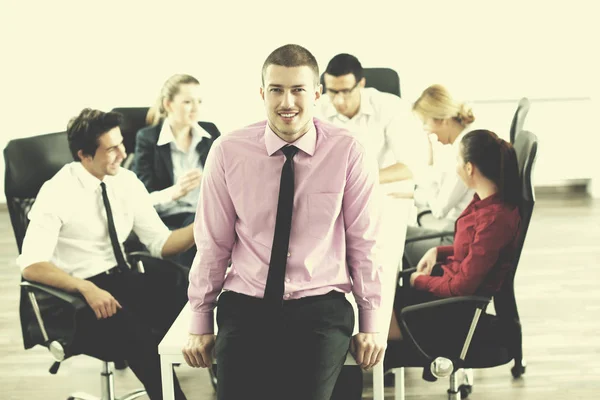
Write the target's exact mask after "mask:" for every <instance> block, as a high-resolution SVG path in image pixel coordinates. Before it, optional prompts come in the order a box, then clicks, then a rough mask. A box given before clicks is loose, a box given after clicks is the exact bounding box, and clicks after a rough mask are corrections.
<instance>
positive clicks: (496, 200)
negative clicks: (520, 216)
mask: <svg viewBox="0 0 600 400" xmlns="http://www.w3.org/2000/svg"><path fill="white" fill-rule="evenodd" d="M492 204H502V198H501V197H500V193H498V192H496V193H494V194H493V195H491V196H488V197H486V198H485V199H483V200H481V198H479V195H478V194H477V193H475V195H474V196H473V207H474V208H475V209H476V210H479V209H481V208H485V207H488V206H491V205H492Z"/></svg>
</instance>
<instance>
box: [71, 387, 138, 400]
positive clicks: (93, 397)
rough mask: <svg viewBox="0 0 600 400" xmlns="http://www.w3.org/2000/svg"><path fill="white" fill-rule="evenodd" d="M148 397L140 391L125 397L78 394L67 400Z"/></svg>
mask: <svg viewBox="0 0 600 400" xmlns="http://www.w3.org/2000/svg"><path fill="white" fill-rule="evenodd" d="M145 395H146V391H145V390H144V389H138V390H135V391H133V392H131V393H128V394H126V395H125V396H123V397H114V396H113V397H97V396H93V395H91V394H87V393H83V392H77V393H73V394H72V395H70V396H69V397H68V398H67V400H134V399H137V398H138V397H142V396H145Z"/></svg>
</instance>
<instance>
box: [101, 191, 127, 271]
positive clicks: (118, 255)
mask: <svg viewBox="0 0 600 400" xmlns="http://www.w3.org/2000/svg"><path fill="white" fill-rule="evenodd" d="M100 186H101V187H102V201H104V208H105V209H106V218H107V219H108V235H109V236H110V244H111V245H112V248H113V252H114V253H115V259H116V260H117V266H118V267H119V269H120V270H121V271H122V272H129V271H130V270H129V267H128V266H127V262H126V261H125V257H123V252H122V251H121V245H120V244H119V239H118V238H117V230H116V229H115V220H114V218H113V214H112V209H111V208H110V202H109V201H108V194H107V193H106V184H105V183H104V182H100Z"/></svg>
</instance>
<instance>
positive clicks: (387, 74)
mask: <svg viewBox="0 0 600 400" xmlns="http://www.w3.org/2000/svg"><path fill="white" fill-rule="evenodd" d="M323 75H325V74H324V73H323V74H321V85H323V93H325V90H326V88H325V80H324V78H323ZM363 76H364V77H365V81H366V82H365V87H372V88H375V89H377V90H379V91H380V92H386V93H391V94H395V95H396V96H398V97H401V96H400V77H399V76H398V73H397V72H396V71H394V70H393V69H391V68H363Z"/></svg>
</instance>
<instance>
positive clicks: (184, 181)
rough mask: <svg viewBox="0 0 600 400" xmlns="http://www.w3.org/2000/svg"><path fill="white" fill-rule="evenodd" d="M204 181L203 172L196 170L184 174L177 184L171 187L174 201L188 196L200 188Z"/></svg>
mask: <svg viewBox="0 0 600 400" xmlns="http://www.w3.org/2000/svg"><path fill="white" fill-rule="evenodd" d="M201 181H202V171H200V170H199V169H198V168H194V169H191V170H189V171H188V172H186V173H185V174H183V175H182V176H180V177H179V179H177V182H176V183H175V184H174V185H173V186H171V188H172V199H173V200H178V199H180V198H182V197H183V196H185V195H186V194H188V193H189V192H190V191H192V190H194V189H196V188H197V187H198V186H200V182H201Z"/></svg>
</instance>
